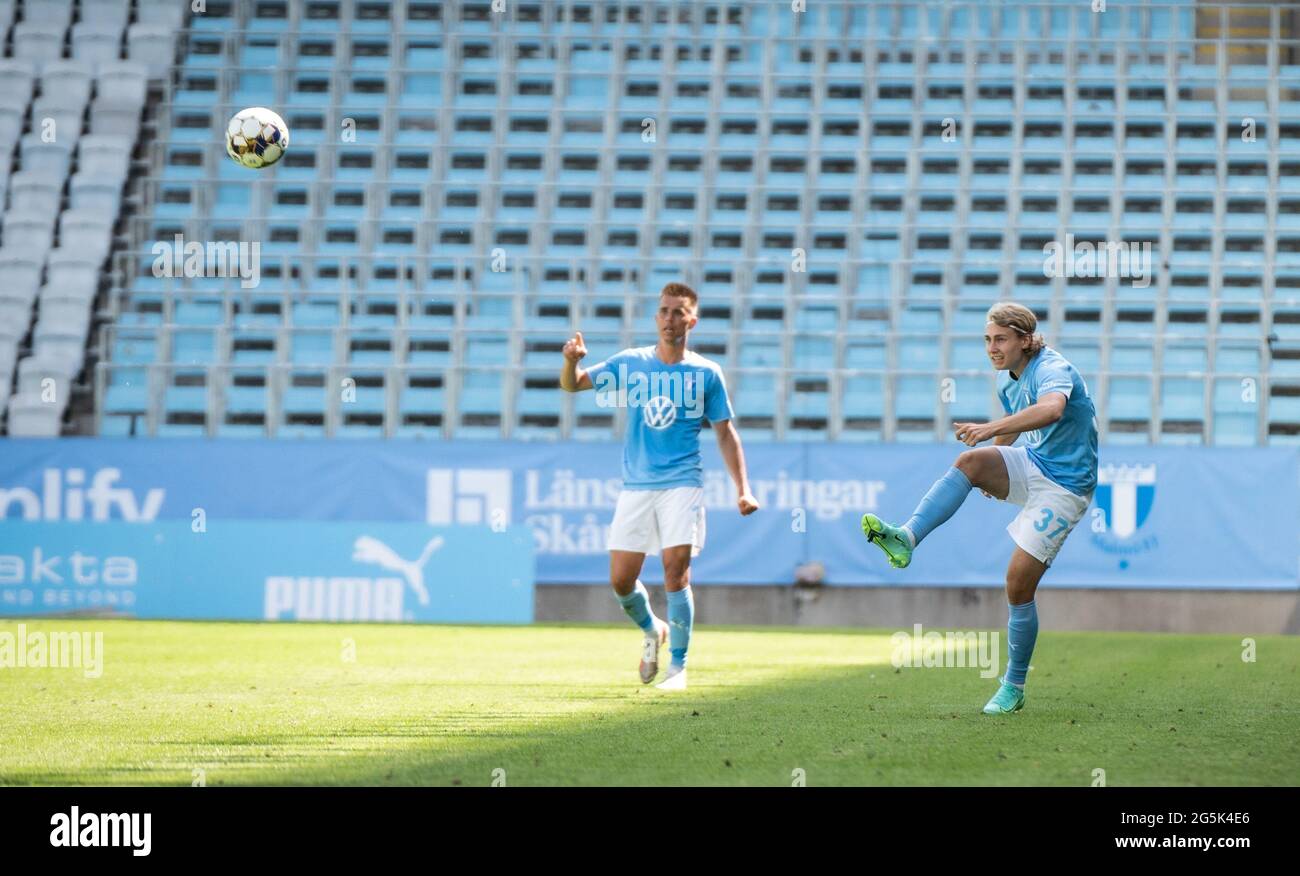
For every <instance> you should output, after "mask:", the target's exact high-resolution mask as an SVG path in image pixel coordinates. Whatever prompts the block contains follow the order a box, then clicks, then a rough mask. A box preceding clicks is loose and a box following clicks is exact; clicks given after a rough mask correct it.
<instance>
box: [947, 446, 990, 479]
mask: <svg viewBox="0 0 1300 876" xmlns="http://www.w3.org/2000/svg"><path fill="white" fill-rule="evenodd" d="M953 467H954V468H956V469H957V470H958V471H960V472H961V473H962V474H964V475H966V479H967V480H969V481H970V482H971V483H972V484H973V483H975V481H976V479H977V478H978V477H979V474H980V470H981V469H982V468H983V466H982V465H981V463H980V458H979V454H977V453H976V452H975V451H973V450H965V451H962V452H961V453H959V454H958V455H957V461H956V462H954V463H953Z"/></svg>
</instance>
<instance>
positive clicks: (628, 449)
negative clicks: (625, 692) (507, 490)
mask: <svg viewBox="0 0 1300 876" xmlns="http://www.w3.org/2000/svg"><path fill="white" fill-rule="evenodd" d="M698 312H699V299H698V298H697V297H696V294H695V292H694V291H693V290H692V289H691V288H690V287H689V286H686V285H684V284H682V283H669V284H668V285H667V286H665V287H664V288H663V291H662V293H660V296H659V309H658V312H657V313H656V314H655V326H656V328H657V329H658V343H656V344H655V345H654V346H651V347H635V348H631V349H627V350H623V351H622V352H621V353H617V354H615V355H613V356H611V357H610V358H609V359H607V360H605V361H604V362H601V363H600V364H598V365H593V366H592V367H591V368H588V369H586V370H583V369H580V368H578V362H579V361H580V360H581V359H582V357H583V356H585V355H587V347H586V345H585V344H584V343H583V340H582V332H577V333H575V335H574V337H572V338H571V339H569V341H568V342H567V343H565V345H564V369H563V370H562V371H561V372H560V387H561V388H562V389H564V390H565V391H566V392H581V391H582V390H584V389H592V388H593V387H594V388H595V389H596V391H597V392H599V393H616V396H615V398H614V399H612V400H611V402H612V403H615V404H626V406H627V408H628V418H627V435H626V438H625V442H624V446H623V491H622V492H621V493H620V494H619V497H618V504H617V506H616V507H615V510H614V522H613V525H612V526H611V528H610V534H609V581H610V584H612V585H613V587H614V594H615V595H616V596H617V597H618V601H619V603H620V604H622V606H623V611H625V612H626V613H627V616H628V617H630V618H631V619H632V620H633V622H634V623H636V624H637V626H639V627H641V629H642V631H644V633H645V642H644V644H643V647H642V652H641V667H640V669H641V681H642V683H644V684H649V683H650V682H652V681H654V680H655V676H656V675H657V674H658V673H659V649H660V648H661V647H662V646H663V644H664V640H665V639H668V640H669V650H670V653H671V654H672V662H671V663H670V664H669V667H668V673H667V675H666V676H665V677H664V680H663V681H662V682H660V683H659V685H658V687H660V688H663V689H665V690H685V689H686V651H687V648H688V647H689V646H690V641H691V627H692V625H693V623H694V617H695V600H694V597H693V596H692V594H691V557H694V556H698V555H699V553H700V549H701V548H703V547H704V477H703V472H704V466H703V464H702V463H701V461H700V427H701V426H702V425H703V421H704V419H705V418H707V419H708V420H709V422H710V423H711V424H712V425H713V429H714V431H715V432H716V434H717V438H718V449H719V450H720V451H721V452H722V458H723V460H725V461H726V464H727V470H728V471H730V472H731V478H732V480H734V481H735V483H736V493H737V496H738V498H737V505H738V506H739V508H740V513H741V514H742V515H748V514H752V513H754V512H755V511H756V510H758V502H756V501H754V497H753V496H752V495H750V492H749V478H748V476H747V475H746V473H745V455H744V452H743V451H742V450H741V447H740V436H739V435H737V434H736V427H735V426H734V425H733V424H732V416H733V412H732V409H731V400H730V399H729V398H728V397H727V384H726V382H725V381H724V380H723V376H722V369H721V368H720V367H718V365H717V363H715V362H711V361H709V360H708V359H705V358H704V357H703V356H701V355H699V354H698V353H694V352H691V351H689V350H687V349H686V336H687V334H688V333H689V332H690V331H691V329H693V328H695V324H696V323H697V322H698V321H699V317H698V315H697V314H698ZM605 398H606V399H607V400H609V399H610V396H609V395H606V396H605ZM652 551H658V552H660V556H661V558H662V560H663V565H664V589H665V590H666V591H667V592H668V623H666V624H665V623H664V622H663V621H662V620H660V619H659V618H657V617H655V615H654V612H652V611H651V610H650V598H649V594H648V593H647V592H646V589H645V585H644V584H642V583H641V580H640V579H639V578H638V576H639V575H640V574H641V564H642V563H643V562H644V561H645V555H646V554H647V553H650V552H652Z"/></svg>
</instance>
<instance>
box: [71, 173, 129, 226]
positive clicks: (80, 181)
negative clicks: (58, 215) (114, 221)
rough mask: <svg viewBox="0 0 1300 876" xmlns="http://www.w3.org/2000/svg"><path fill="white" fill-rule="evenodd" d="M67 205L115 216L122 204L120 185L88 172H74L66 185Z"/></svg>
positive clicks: (75, 208)
mask: <svg viewBox="0 0 1300 876" xmlns="http://www.w3.org/2000/svg"><path fill="white" fill-rule="evenodd" d="M68 192H69V198H68V202H69V205H70V206H71V207H72V209H74V210H81V209H86V210H97V211H99V212H102V213H103V214H104V215H106V216H116V215H117V214H118V212H119V210H120V208H121V205H122V186H121V184H120V183H118V182H114V181H109V180H105V179H104V178H103V177H98V176H95V175H93V174H88V173H74V174H73V175H72V182H71V183H69V185H68Z"/></svg>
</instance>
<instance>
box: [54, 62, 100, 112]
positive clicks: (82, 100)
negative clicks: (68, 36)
mask: <svg viewBox="0 0 1300 876" xmlns="http://www.w3.org/2000/svg"><path fill="white" fill-rule="evenodd" d="M93 81H94V71H93V70H92V69H91V67H90V65H89V64H86V63H84V62H82V61H77V60H75V59H74V60H60V61H51V62H50V63H48V64H46V65H45V67H44V68H43V69H42V70H41V100H44V101H48V102H49V103H51V104H55V105H58V106H65V107H74V108H78V109H84V108H85V106H86V104H87V103H89V102H90V87H91V84H92V82H93Z"/></svg>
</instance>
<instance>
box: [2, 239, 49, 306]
mask: <svg viewBox="0 0 1300 876" xmlns="http://www.w3.org/2000/svg"><path fill="white" fill-rule="evenodd" d="M44 268H45V259H44V258H43V257H38V256H36V255H35V254H33V253H30V252H25V251H23V250H20V249H17V248H13V247H9V246H5V247H4V248H3V249H0V277H4V289H5V291H6V292H8V293H10V294H11V295H14V296H17V297H21V298H23V299H24V300H26V301H28V302H31V301H35V300H36V290H38V289H39V288H40V287H41V272H42V271H43V270H44Z"/></svg>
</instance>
